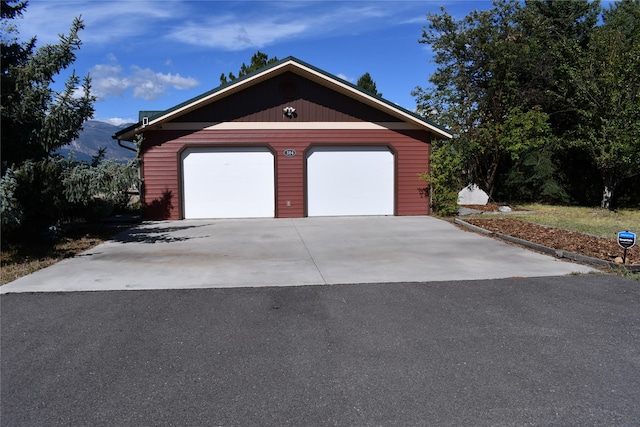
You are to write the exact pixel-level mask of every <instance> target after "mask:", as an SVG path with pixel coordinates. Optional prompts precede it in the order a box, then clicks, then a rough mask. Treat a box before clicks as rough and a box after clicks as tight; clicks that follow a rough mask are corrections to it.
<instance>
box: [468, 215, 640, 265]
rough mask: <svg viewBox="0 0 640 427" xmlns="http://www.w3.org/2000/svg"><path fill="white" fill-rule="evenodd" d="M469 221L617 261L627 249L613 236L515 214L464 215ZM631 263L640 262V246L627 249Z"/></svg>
mask: <svg viewBox="0 0 640 427" xmlns="http://www.w3.org/2000/svg"><path fill="white" fill-rule="evenodd" d="M464 221H466V222H468V223H469V224H473V225H476V226H478V227H481V228H484V229H485V230H489V231H492V232H494V233H501V234H506V235H508V236H512V237H517V238H518V239H522V240H526V241H528V242H533V243H537V244H539V245H544V246H547V247H550V248H554V249H559V250H563V251H567V252H574V253H578V254H581V255H585V256H589V257H592V258H598V259H602V260H605V261H614V260H615V259H616V258H617V257H622V252H623V249H622V248H621V247H620V246H619V245H618V242H616V241H615V240H613V239H605V238H602V237H596V236H591V235H589V234H584V233H578V232H575V231H567V230H562V229H559V228H553V227H547V226H544V225H538V224H534V223H531V222H527V221H522V220H519V219H515V218H464ZM627 264H640V247H638V246H637V245H636V246H634V247H633V248H631V249H628V250H627Z"/></svg>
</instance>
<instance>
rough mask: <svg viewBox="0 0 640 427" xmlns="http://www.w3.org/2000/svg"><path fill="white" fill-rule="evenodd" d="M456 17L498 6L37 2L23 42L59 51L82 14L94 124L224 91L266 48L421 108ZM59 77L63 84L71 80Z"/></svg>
mask: <svg viewBox="0 0 640 427" xmlns="http://www.w3.org/2000/svg"><path fill="white" fill-rule="evenodd" d="M441 6H444V7H445V8H446V9H447V11H449V13H451V14H453V15H454V16H455V17H456V18H462V17H464V16H465V15H467V14H468V13H469V12H470V11H471V10H474V9H487V8H490V7H491V2H490V1H469V0H448V1H443V0H440V1H436V0H423V1H403V0H400V1H371V0H369V1H305V0H297V1H291V0H289V1H276V2H273V1H258V0H254V1H215V0H200V1H185V0H160V1H158V0H155V1H147V0H128V1H117V0H116V1H113V0H111V1H103V0H86V1H75V0H55V1H54V0H29V6H28V7H27V10H26V12H25V14H24V18H23V19H21V20H19V21H18V22H17V24H18V27H19V30H20V34H21V36H22V38H27V37H31V36H34V35H35V36H37V38H38V41H39V43H55V42H57V40H58V34H61V33H67V32H68V29H69V27H70V26H71V23H72V21H73V18H74V17H76V16H79V15H82V19H83V20H84V22H85V25H86V28H85V29H84V30H83V31H82V32H81V33H80V37H81V39H82V41H83V44H82V47H81V49H80V51H78V53H77V59H76V61H75V63H74V64H73V65H72V66H71V67H70V68H71V69H75V71H76V74H78V75H80V76H84V75H86V74H87V73H89V74H90V75H91V77H92V81H93V91H94V94H95V95H97V96H98V101H97V102H96V103H95V110H96V112H95V117H94V118H95V119H96V120H101V121H107V122H110V123H113V124H121V123H126V122H137V119H138V111H139V110H164V109H167V108H170V107H172V106H174V105H176V104H178V103H181V102H183V101H186V100H187V99H190V98H192V97H194V96H197V95H199V94H201V93H203V92H206V91H208V90H210V89H213V88H215V87H217V86H218V85H219V84H220V80H219V77H220V74H221V73H225V74H227V73H228V72H230V71H231V72H233V73H234V74H237V71H238V69H239V68H240V66H241V64H242V63H243V62H246V63H249V61H250V58H251V55H253V54H254V53H255V52H256V51H258V50H260V51H262V52H265V53H267V54H268V55H269V57H273V56H276V57H278V58H279V59H283V58H285V57H287V56H295V57H296V58H298V59H300V60H302V61H305V62H307V63H309V64H311V65H313V66H315V67H318V68H320V69H322V70H324V71H326V72H328V73H331V74H334V75H337V76H339V77H341V78H344V79H346V80H348V81H350V82H352V83H355V82H356V80H357V79H358V77H360V76H361V75H362V74H364V73H365V72H369V73H370V74H371V76H372V78H373V80H374V81H375V82H376V85H377V88H378V91H379V92H382V94H383V96H384V98H386V99H388V100H389V101H392V102H395V103H397V104H398V105H400V106H402V107H404V108H407V109H410V110H413V109H414V107H415V99H414V97H412V96H411V91H412V90H413V89H414V88H415V87H416V86H426V85H427V84H428V81H427V79H428V78H429V76H430V75H431V73H432V72H433V69H434V66H433V64H432V63H431V62H430V59H431V52H430V50H429V48H428V46H426V45H423V44H420V43H418V40H419V39H420V37H421V34H422V28H423V26H425V25H427V20H426V15H427V13H437V12H439V11H440V7H441ZM63 80H64V79H63V78H60V79H59V81H63Z"/></svg>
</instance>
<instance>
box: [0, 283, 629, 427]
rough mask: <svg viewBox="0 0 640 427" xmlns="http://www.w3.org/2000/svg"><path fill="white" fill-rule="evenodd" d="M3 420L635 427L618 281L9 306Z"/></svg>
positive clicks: (233, 292)
mask: <svg viewBox="0 0 640 427" xmlns="http://www.w3.org/2000/svg"><path fill="white" fill-rule="evenodd" d="M0 302H1V309H2V313H1V322H2V323H1V328H2V330H1V332H2V334H1V342H0V344H1V359H2V360H1V368H2V372H1V380H2V382H1V386H2V390H1V398H2V402H1V408H0V409H1V423H2V425H3V426H56V425H73V426H89V425H91V426H101V425H105V426H106V425H108V426H133V425H136V426H138V425H158V426H164V425H175V426H187V425H189V426H196V425H211V426H218V425H220V426H287V425H291V426H374V425H380V426H418V425H419V426H424V425H434V426H512V425H517V426H526V425H536V426H540V425H543V426H556V425H557V426H635V425H639V424H640V283H638V282H636V281H632V280H628V279H623V278H620V277H614V276H609V275H576V276H564V277H544V278H523V279H517V278H514V279H502V280H480V281H461V282H433V283H422V284H417V283H407V284H375V285H333V286H306V287H265V288H236V289H194V290H162V291H109V292H66V293H32V294H29V293H23V294H7V295H3V296H2V298H1V299H0Z"/></svg>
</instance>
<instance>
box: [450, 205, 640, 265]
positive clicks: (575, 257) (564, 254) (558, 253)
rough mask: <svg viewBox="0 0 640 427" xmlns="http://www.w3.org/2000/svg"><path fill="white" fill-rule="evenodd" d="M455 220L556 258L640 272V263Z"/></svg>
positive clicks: (482, 232) (481, 231)
mask: <svg viewBox="0 0 640 427" xmlns="http://www.w3.org/2000/svg"><path fill="white" fill-rule="evenodd" d="M453 222H455V223H456V224H458V225H461V226H463V227H467V228H469V229H471V230H473V231H475V232H477V233H480V234H484V235H486V236H491V237H497V238H499V239H502V240H506V241H508V242H511V243H516V244H518V245H522V246H525V247H527V248H531V249H534V250H536V251H540V252H543V253H547V254H549V255H553V256H555V257H556V258H566V259H570V260H572V261H577V262H583V263H587V264H593V265H598V266H602V267H610V268H623V269H625V270H627V271H628V272H640V264H616V263H615V262H611V261H605V260H603V259H599V258H593V257H590V256H586V255H582V254H578V253H575V252H569V251H563V250H561V249H554V248H550V247H549V246H544V245H540V244H538V243H533V242H529V241H528V240H523V239H519V238H517V237H512V236H509V235H507V234H502V233H495V232H493V231H489V230H487V229H484V228H482V227H478V226H477V225H473V224H470V223H468V222H466V221H465V220H462V219H460V218H454V220H453Z"/></svg>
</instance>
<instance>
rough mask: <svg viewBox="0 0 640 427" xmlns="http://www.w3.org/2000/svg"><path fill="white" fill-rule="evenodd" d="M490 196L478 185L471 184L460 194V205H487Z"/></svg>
mask: <svg viewBox="0 0 640 427" xmlns="http://www.w3.org/2000/svg"><path fill="white" fill-rule="evenodd" d="M488 202H489V195H488V194H487V193H485V192H484V191H483V190H482V189H481V188H480V187H478V186H477V185H476V184H469V185H467V186H466V187H464V188H463V189H462V190H460V192H459V193H458V204H459V205H486V204H487V203H488Z"/></svg>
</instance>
